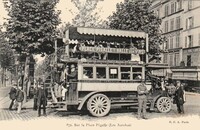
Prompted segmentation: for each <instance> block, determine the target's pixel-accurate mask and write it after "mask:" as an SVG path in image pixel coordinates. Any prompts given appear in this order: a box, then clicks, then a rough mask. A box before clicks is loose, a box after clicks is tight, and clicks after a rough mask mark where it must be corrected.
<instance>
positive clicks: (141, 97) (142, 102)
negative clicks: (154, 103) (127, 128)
mask: <svg viewBox="0 0 200 130" xmlns="http://www.w3.org/2000/svg"><path fill="white" fill-rule="evenodd" d="M137 92H138V105H139V106H138V119H140V118H141V113H142V117H143V119H147V117H146V107H147V93H148V90H147V87H146V86H145V83H144V80H142V82H141V84H140V85H139V86H138V87H137Z"/></svg>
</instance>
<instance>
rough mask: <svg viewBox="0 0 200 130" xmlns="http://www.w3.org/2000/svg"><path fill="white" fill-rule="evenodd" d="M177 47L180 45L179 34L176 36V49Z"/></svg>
mask: <svg viewBox="0 0 200 130" xmlns="http://www.w3.org/2000/svg"><path fill="white" fill-rule="evenodd" d="M179 45H180V34H178V35H177V36H176V48H178V47H179Z"/></svg>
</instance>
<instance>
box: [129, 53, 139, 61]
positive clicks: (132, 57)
mask: <svg viewBox="0 0 200 130" xmlns="http://www.w3.org/2000/svg"><path fill="white" fill-rule="evenodd" d="M131 61H140V56H139V54H134V53H133V54H131Z"/></svg>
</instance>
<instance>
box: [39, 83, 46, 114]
mask: <svg viewBox="0 0 200 130" xmlns="http://www.w3.org/2000/svg"><path fill="white" fill-rule="evenodd" d="M47 95H48V91H47V89H45V88H44V83H42V84H41V85H39V86H38V91H37V100H38V101H37V102H38V117H40V116H41V109H42V108H43V114H44V116H47V115H46V106H47Z"/></svg>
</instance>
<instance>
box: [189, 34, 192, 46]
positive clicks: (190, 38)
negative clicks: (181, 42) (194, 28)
mask: <svg viewBox="0 0 200 130" xmlns="http://www.w3.org/2000/svg"><path fill="white" fill-rule="evenodd" d="M192 46H193V36H192V35H189V36H188V47H192Z"/></svg>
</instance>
